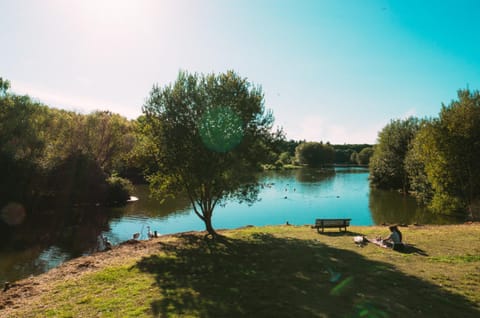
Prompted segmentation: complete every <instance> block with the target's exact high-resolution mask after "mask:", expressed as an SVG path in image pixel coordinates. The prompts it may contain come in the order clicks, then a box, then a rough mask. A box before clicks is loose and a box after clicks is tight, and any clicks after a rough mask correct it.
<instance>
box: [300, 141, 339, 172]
mask: <svg viewBox="0 0 480 318" xmlns="http://www.w3.org/2000/svg"><path fill="white" fill-rule="evenodd" d="M295 156H296V159H297V161H298V162H299V163H300V164H305V165H307V166H310V167H320V166H323V165H325V164H330V163H333V162H334V159H335V149H333V147H332V146H331V145H330V144H329V143H326V144H324V143H323V142H304V143H301V144H299V145H298V146H297V148H295Z"/></svg>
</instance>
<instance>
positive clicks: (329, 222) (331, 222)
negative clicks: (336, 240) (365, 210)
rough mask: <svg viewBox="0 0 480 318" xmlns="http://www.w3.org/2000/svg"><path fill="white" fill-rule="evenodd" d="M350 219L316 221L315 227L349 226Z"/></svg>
mask: <svg viewBox="0 0 480 318" xmlns="http://www.w3.org/2000/svg"><path fill="white" fill-rule="evenodd" d="M350 220H351V219H316V220H315V225H316V226H349V225H350Z"/></svg>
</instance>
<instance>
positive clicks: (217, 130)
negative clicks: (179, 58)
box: [143, 71, 273, 237]
mask: <svg viewBox="0 0 480 318" xmlns="http://www.w3.org/2000/svg"><path fill="white" fill-rule="evenodd" d="M143 112H144V114H145V121H146V123H147V124H148V125H149V126H150V128H149V129H148V130H149V132H150V134H151V138H152V139H153V140H154V142H155V143H156V144H157V145H158V148H157V149H158V152H157V153H156V154H155V157H156V160H157V161H156V162H155V164H156V166H155V168H156V171H155V172H154V173H152V174H151V175H150V176H149V181H150V183H151V187H152V190H153V191H155V192H156V193H157V195H158V196H159V197H161V198H166V197H168V196H174V195H176V194H178V193H185V194H186V195H187V196H188V198H189V200H190V202H191V204H192V207H193V210H194V211H195V213H196V214H197V216H198V217H199V218H200V219H201V220H202V221H203V222H204V223H205V227H206V230H207V231H208V233H209V235H211V236H212V237H216V236H217V233H216V232H215V230H214V228H213V225H212V215H213V211H214V209H215V207H216V206H218V205H219V204H221V203H222V202H225V200H226V199H237V200H239V201H240V202H242V201H244V202H249V203H252V202H254V201H255V200H256V199H257V194H258V184H257V172H258V171H260V169H261V165H260V164H261V163H263V162H264V161H265V160H266V159H267V158H266V156H268V148H267V145H268V140H269V139H270V138H271V135H272V133H271V127H272V122H273V116H272V114H271V113H270V112H266V111H265V109H264V97H263V93H262V91H261V89H260V88H259V87H257V86H254V85H252V84H251V83H249V82H248V81H247V80H246V79H244V78H241V77H240V76H238V75H237V74H236V73H234V72H233V71H229V72H227V73H224V74H218V75H215V74H209V75H198V74H189V73H187V72H181V73H180V74H179V75H178V78H177V80H176V81H175V83H174V84H171V85H168V86H165V87H163V88H161V87H158V86H154V87H153V89H152V91H151V92H150V96H149V98H148V100H147V102H146V104H145V105H144V107H143Z"/></svg>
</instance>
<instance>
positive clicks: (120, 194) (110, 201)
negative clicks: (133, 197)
mask: <svg viewBox="0 0 480 318" xmlns="http://www.w3.org/2000/svg"><path fill="white" fill-rule="evenodd" d="M107 185H108V187H107V194H106V202H105V203H106V204H107V205H123V204H125V203H126V202H127V201H128V200H129V199H130V194H131V193H132V192H133V185H132V183H131V182H130V181H129V180H127V179H124V178H121V177H119V176H116V175H113V176H111V177H109V178H108V179H107Z"/></svg>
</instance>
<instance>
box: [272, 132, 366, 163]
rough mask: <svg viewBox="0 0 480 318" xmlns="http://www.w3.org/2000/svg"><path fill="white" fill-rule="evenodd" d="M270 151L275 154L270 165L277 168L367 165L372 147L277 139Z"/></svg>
mask: <svg viewBox="0 0 480 318" xmlns="http://www.w3.org/2000/svg"><path fill="white" fill-rule="evenodd" d="M271 149H272V150H273V151H274V152H275V153H274V155H273V156H272V158H273V160H272V162H270V163H271V164H273V165H274V166H275V167H277V168H278V167H280V168H281V167H282V166H285V165H306V166H311V167H319V166H324V165H331V164H353V165H368V163H369V161H370V157H371V156H372V154H373V146H372V145H369V144H343V145H332V144H330V143H329V142H326V143H324V142H322V141H320V142H316V141H306V140H300V141H296V140H286V139H285V138H279V139H278V140H277V142H276V143H275V144H274V145H273V146H272V148H271Z"/></svg>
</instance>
